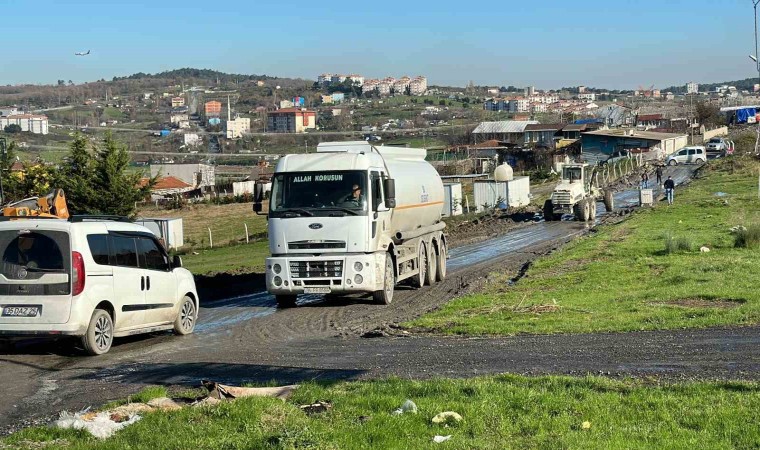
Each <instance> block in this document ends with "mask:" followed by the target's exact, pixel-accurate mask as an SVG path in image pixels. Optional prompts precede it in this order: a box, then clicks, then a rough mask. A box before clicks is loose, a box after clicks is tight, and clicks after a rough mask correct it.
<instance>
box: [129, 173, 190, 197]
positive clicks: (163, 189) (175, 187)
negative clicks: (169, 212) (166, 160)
mask: <svg viewBox="0 0 760 450" xmlns="http://www.w3.org/2000/svg"><path fill="white" fill-rule="evenodd" d="M148 183H150V178H141V179H140V182H139V183H138V185H139V186H140V187H143V186H147V185H148ZM193 189H194V188H193V186H192V185H191V184H189V183H186V182H184V181H182V180H180V179H179V178H176V177H172V176H167V177H164V176H162V177H160V178H158V179H157V180H156V184H155V185H153V187H151V188H150V199H151V200H152V201H156V200H161V199H163V198H166V197H172V196H175V195H181V194H184V193H185V192H190V191H192V190H193Z"/></svg>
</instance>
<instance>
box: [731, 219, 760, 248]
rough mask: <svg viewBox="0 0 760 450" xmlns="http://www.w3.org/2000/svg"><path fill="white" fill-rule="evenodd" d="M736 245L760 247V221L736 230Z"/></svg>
mask: <svg viewBox="0 0 760 450" xmlns="http://www.w3.org/2000/svg"><path fill="white" fill-rule="evenodd" d="M734 245H736V246H737V247H743V248H758V247H760V223H752V224H749V225H748V226H746V227H744V226H742V227H741V228H739V229H737V230H736V231H735V232H734Z"/></svg>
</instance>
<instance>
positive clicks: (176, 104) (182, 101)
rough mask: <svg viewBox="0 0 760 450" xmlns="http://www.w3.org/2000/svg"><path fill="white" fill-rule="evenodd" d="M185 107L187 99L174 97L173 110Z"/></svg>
mask: <svg viewBox="0 0 760 450" xmlns="http://www.w3.org/2000/svg"><path fill="white" fill-rule="evenodd" d="M180 106H185V97H172V108H178V107H180Z"/></svg>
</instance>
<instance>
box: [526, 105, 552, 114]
mask: <svg viewBox="0 0 760 450" xmlns="http://www.w3.org/2000/svg"><path fill="white" fill-rule="evenodd" d="M547 111H549V106H548V105H547V104H546V103H531V104H530V112H532V113H545V112H547Z"/></svg>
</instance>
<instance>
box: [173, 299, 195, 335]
mask: <svg viewBox="0 0 760 450" xmlns="http://www.w3.org/2000/svg"><path fill="white" fill-rule="evenodd" d="M197 318H198V314H197V312H196V309H195V302H194V301H193V299H192V298H190V297H188V296H185V298H183V299H182V304H181V305H180V307H179V312H178V313H177V318H176V319H175V320H174V332H175V333H176V334H179V335H180V336H184V335H186V334H190V333H192V332H193V330H194V329H195V319H197Z"/></svg>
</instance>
